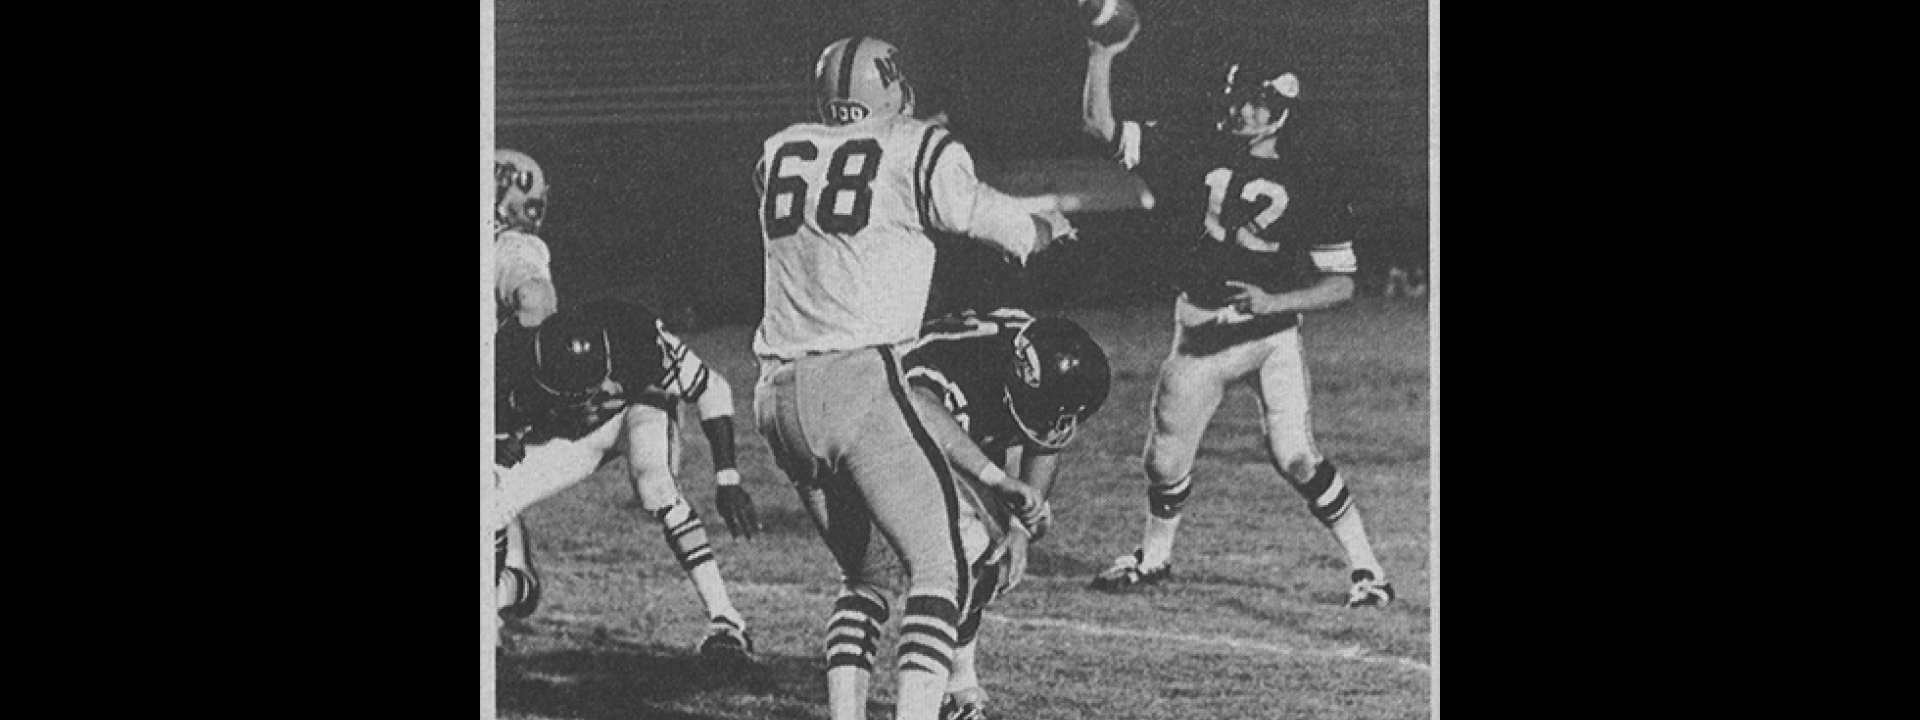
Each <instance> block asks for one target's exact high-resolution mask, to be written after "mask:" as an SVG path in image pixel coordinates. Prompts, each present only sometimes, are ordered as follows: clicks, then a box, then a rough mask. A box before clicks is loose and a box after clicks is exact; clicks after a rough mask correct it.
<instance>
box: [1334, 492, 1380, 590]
mask: <svg viewBox="0 0 1920 720" xmlns="http://www.w3.org/2000/svg"><path fill="white" fill-rule="evenodd" d="M1333 537H1334V539H1336V540H1339V541H1340V547H1342V548H1344V549H1345V550H1346V551H1347V567H1349V568H1352V569H1354V570H1371V571H1373V577H1374V579H1376V580H1379V581H1381V582H1386V580H1387V573H1386V571H1385V570H1382V569H1380V560H1379V559H1378V558H1375V557H1374V556H1373V544H1372V543H1370V542H1368V541H1367V525H1366V523H1365V522H1364V521H1362V520H1361V519H1360V508H1359V507H1358V506H1355V507H1352V508H1348V509H1347V514H1345V515H1342V516H1340V519H1339V520H1335V521H1333Z"/></svg>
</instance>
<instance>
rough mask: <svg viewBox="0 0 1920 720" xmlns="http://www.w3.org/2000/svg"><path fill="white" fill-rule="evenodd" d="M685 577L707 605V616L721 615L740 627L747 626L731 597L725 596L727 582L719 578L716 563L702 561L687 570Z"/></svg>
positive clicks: (718, 568) (718, 566)
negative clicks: (690, 581) (691, 582)
mask: <svg viewBox="0 0 1920 720" xmlns="http://www.w3.org/2000/svg"><path fill="white" fill-rule="evenodd" d="M687 578H688V579H690V580H692V581H693V590H694V592H697V593H699V594H700V601H701V602H703V603H706V605H707V617H709V618H715V617H723V618H726V619H728V620H732V621H734V622H735V623H738V624H739V625H740V627H741V628H742V629H745V628H746V627H747V621H746V619H745V618H742V617H740V611H739V610H736V609H734V607H733V599H732V598H730V597H728V596H727V584H726V582H724V581H722V580H721V579H720V565H719V564H718V563H712V562H708V563H702V564H701V565H700V566H699V567H696V568H694V569H692V570H689V571H687Z"/></svg>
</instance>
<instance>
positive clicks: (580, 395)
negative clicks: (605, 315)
mask: <svg viewBox="0 0 1920 720" xmlns="http://www.w3.org/2000/svg"><path fill="white" fill-rule="evenodd" d="M612 374H613V339H612V338H611V337H609V336H608V332H607V325H606V323H604V322H601V321H599V319H598V318H594V317H589V316H587V315H585V314H583V313H565V312H561V313H555V314H554V315H553V317H550V318H547V321H546V322H544V323H541V325H540V328H539V329H538V331H537V332H536V333H535V334H534V339H533V380H534V382H536V383H539V384H540V387H541V389H543V390H546V391H547V392H549V393H552V394H554V395H555V396H558V397H561V398H565V399H568V400H580V399H584V398H586V397H588V396H591V395H592V394H593V393H594V392H595V391H597V390H599V389H600V387H601V386H602V385H603V384H605V383H606V381H607V379H608V378H609V377H610V376H611V375H612Z"/></svg>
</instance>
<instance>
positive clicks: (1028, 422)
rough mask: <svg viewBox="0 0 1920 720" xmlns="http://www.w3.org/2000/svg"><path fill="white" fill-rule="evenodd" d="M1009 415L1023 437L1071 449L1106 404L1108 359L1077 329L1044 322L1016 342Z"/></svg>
mask: <svg viewBox="0 0 1920 720" xmlns="http://www.w3.org/2000/svg"><path fill="white" fill-rule="evenodd" d="M1009 372H1010V373H1011V377H1009V378H1007V409H1008V410H1010V411H1012V413H1013V419H1014V422H1015V423H1017V424H1018V425H1019V426H1020V432H1021V433H1022V434H1024V435H1026V437H1027V439H1028V440H1030V441H1032V442H1033V443H1035V444H1037V445H1039V446H1041V447H1044V448H1049V449H1055V450H1057V449H1060V448H1063V447H1066V445H1067V443H1068V442H1071V441H1072V440H1073V434H1074V431H1075V430H1078V429H1079V427H1080V423H1082V422H1085V421H1086V419H1087V418H1089V417H1092V416H1093V413H1094V412H1095V411H1097V410H1099V409H1100V405H1101V404H1102V403H1105V402H1106V401H1107V390H1108V388H1109V387H1110V386H1111V384H1112V382H1113V375H1112V371H1111V370H1110V369H1109V368H1108V366H1107V353H1106V351H1104V350H1101V349H1100V344H1099V343H1096V342H1094V341H1093V337H1092V336H1090V335H1088V334H1087V331H1086V330H1085V329H1082V328H1081V327H1080V326H1079V325H1078V324H1077V323H1075V322H1073V321H1072V320H1067V319H1064V318H1040V319H1038V320H1034V321H1033V322H1031V323H1028V324H1027V326H1026V328H1024V329H1022V330H1021V331H1020V333H1019V334H1017V335H1015V336H1014V338H1013V365H1012V367H1011V368H1009Z"/></svg>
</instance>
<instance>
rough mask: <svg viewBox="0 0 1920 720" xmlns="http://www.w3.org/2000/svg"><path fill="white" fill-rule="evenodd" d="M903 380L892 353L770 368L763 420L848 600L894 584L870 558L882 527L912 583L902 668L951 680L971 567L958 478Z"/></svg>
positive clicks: (769, 364) (757, 406)
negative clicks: (962, 532)
mask: <svg viewBox="0 0 1920 720" xmlns="http://www.w3.org/2000/svg"><path fill="white" fill-rule="evenodd" d="M904 376H905V374H904V373H903V372H902V371H901V368H900V364H899V360H898V358H897V357H896V356H895V355H894V353H893V351H892V350H891V349H890V348H885V347H871V348H862V349H859V350H852V351H845V352H835V353H827V354H822V355H810V356H806V357H803V358H800V359H798V360H795V361H779V360H767V361H765V362H764V363H763V365H762V368H761V375H760V381H759V383H758V385H757V386H756V387H755V390H754V413H755V416H756V420H757V424H758V426H759V428H760V432H761V434H762V435H764V436H765V437H766V439H767V444H768V445H769V446H770V447H771V448H772V450H773V453H774V457H775V459H776V460H777V461H778V462H779V464H780V467H781V469H782V470H784V471H786V473H787V476H788V477H789V478H790V479H792V480H793V482H794V484H795V486H797V487H798V489H799V490H800V496H801V501H802V504H803V505H805V506H806V508H807V512H808V513H809V515H811V516H812V518H813V521H814V524H815V526H816V527H817V528H818V529H819V531H820V535H821V537H822V538H824V539H825V540H826V542H827V546H828V548H829V549H830V550H831V551H832V553H833V557H834V560H835V561H836V562H837V563H838V564H839V566H840V571H841V580H842V584H843V588H844V592H843V597H846V596H849V595H852V594H861V595H871V594H873V591H874V589H875V588H878V587H884V586H885V585H886V584H887V583H886V579H885V577H884V574H885V573H886V572H887V569H888V565H887V562H886V559H885V558H883V557H879V553H875V552H872V551H870V548H871V547H872V545H871V544H870V540H871V532H872V529H873V528H875V527H878V528H879V530H880V533H881V534H882V535H883V536H885V538H886V540H887V542H888V543H889V544H890V545H892V546H893V549H894V550H895V552H896V553H897V554H898V556H899V558H900V562H901V563H902V564H904V565H905V570H906V572H907V575H908V590H907V601H906V607H905V613H904V617H903V621H902V625H901V638H900V652H899V662H900V669H901V670H903V671H905V670H921V671H924V672H933V673H937V674H940V675H944V674H945V673H946V672H947V670H948V669H949V668H951V666H952V658H953V645H954V641H955V631H956V626H957V625H958V624H959V621H960V610H961V607H960V605H961V603H963V602H965V598H966V596H967V592H966V591H967V588H968V577H967V575H968V572H967V565H968V563H967V559H966V557H965V555H964V553H963V550H962V546H961V542H960V536H959V518H958V513H959V504H958V503H959V500H958V497H957V495H956V494H955V493H956V491H955V487H954V477H953V473H952V471H951V470H950V469H949V468H948V465H947V461H946V457H945V455H944V454H943V453H942V452H941V450H940V448H939V447H938V446H937V445H936V444H935V443H934V441H933V438H932V437H931V436H930V435H929V434H928V432H927V430H926V427H925V425H924V423H923V422H922V421H921V420H920V418H919V416H918V414H917V413H916V411H915V410H914V408H913V405H912V403H911V402H910V401H909V399H908V396H907V389H906V385H905V380H904ZM879 610H880V612H881V613H885V608H880V609H879Z"/></svg>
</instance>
